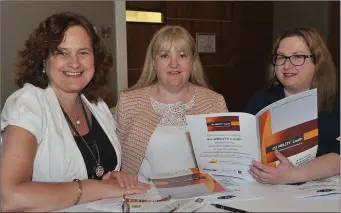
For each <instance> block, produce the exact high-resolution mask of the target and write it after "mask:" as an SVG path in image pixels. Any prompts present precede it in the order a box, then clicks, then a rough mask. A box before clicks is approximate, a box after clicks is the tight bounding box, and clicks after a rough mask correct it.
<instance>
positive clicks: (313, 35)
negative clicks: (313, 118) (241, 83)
mask: <svg viewBox="0 0 341 213" xmlns="http://www.w3.org/2000/svg"><path fill="white" fill-rule="evenodd" d="M295 36H297V37H300V38H302V39H303V40H304V41H305V43H306V45H307V46H308V48H309V50H310V52H311V54H312V56H313V57H312V61H313V63H314V64H315V73H314V76H313V80H312V82H311V88H317V94H318V108H319V111H322V110H327V111H330V110H332V108H333V106H334V102H335V99H336V95H337V93H338V90H339V89H338V80H337V73H336V67H335V65H334V63H333V60H332V57H331V55H330V52H329V50H328V48H327V46H326V44H325V43H324V41H323V40H322V38H321V36H320V35H319V33H318V32H317V31H316V30H315V29H313V28H293V29H289V30H287V31H285V32H284V33H283V34H282V35H280V36H279V37H278V38H277V40H276V41H275V43H274V45H273V49H272V55H274V54H277V50H278V47H279V44H280V42H281V41H282V40H283V39H285V38H288V37H295ZM267 74H268V76H267V78H268V82H269V85H270V87H274V86H277V85H281V82H279V80H278V79H277V76H276V73H275V66H274V65H273V64H272V63H271V64H270V65H269V69H268V73H267Z"/></svg>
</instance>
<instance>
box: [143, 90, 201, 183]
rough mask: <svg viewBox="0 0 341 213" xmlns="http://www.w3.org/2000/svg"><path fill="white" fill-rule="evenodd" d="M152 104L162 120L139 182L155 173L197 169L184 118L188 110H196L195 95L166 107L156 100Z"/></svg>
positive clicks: (154, 135) (147, 153) (145, 158)
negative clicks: (192, 108)
mask: <svg viewBox="0 0 341 213" xmlns="http://www.w3.org/2000/svg"><path fill="white" fill-rule="evenodd" d="M151 104H152V106H153V109H154V110H155V111H156V112H157V113H158V114H160V115H161V119H160V122H159V124H158V126H157V128H156V129H155V131H154V133H153V134H152V136H151V137H150V140H149V143H148V146H147V150H146V153H145V156H144V158H143V161H142V164H141V167H140V170H139V173H138V176H139V180H141V181H143V180H145V179H147V178H148V177H150V175H151V174H153V173H163V172H172V171H177V170H180V169H187V168H194V167H197V165H196V161H195V157H194V153H193V149H192V145H191V141H190V136H189V134H188V131H187V124H186V119H185V115H184V110H186V109H189V108H191V107H193V105H194V96H193V98H192V99H191V100H190V101H189V102H187V103H184V104H183V103H181V102H178V103H175V104H164V103H160V102H158V101H156V100H155V99H153V98H151Z"/></svg>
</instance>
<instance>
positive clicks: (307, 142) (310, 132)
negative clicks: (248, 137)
mask: <svg viewBox="0 0 341 213" xmlns="http://www.w3.org/2000/svg"><path fill="white" fill-rule="evenodd" d="M270 116H271V114H270V111H266V112H264V113H263V114H261V115H260V116H259V120H258V121H259V132H260V141H261V155H262V156H261V157H262V162H263V163H265V164H268V165H271V166H276V163H275V161H276V160H277V158H276V156H275V152H274V151H275V150H276V149H277V150H278V151H280V152H281V153H282V154H283V155H284V156H286V157H290V156H292V155H295V154H298V153H300V152H303V151H304V150H307V149H309V148H312V147H314V146H316V145H317V144H318V123H317V119H313V120H311V121H307V122H304V123H301V124H298V125H296V126H293V127H290V128H288V129H284V130H282V131H280V132H277V133H274V134H272V128H271V117H270Z"/></svg>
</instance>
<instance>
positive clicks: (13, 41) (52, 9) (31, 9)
mask: <svg viewBox="0 0 341 213" xmlns="http://www.w3.org/2000/svg"><path fill="white" fill-rule="evenodd" d="M1 4H2V6H1V62H2V63H1V70H0V72H1V100H2V102H3V103H2V104H1V106H2V105H3V104H4V102H5V100H6V98H7V97H8V96H9V95H10V94H11V93H12V92H13V91H15V90H16V89H18V88H17V87H16V85H15V84H14V80H13V63H14V59H15V57H16V54H17V51H18V50H19V49H21V48H23V45H24V42H25V40H26V39H27V38H28V36H29V34H30V33H31V31H32V30H33V29H34V28H36V27H37V26H38V24H39V23H40V22H41V21H42V20H43V19H44V18H46V17H47V16H49V15H51V14H53V13H57V12H63V11H70V12H78V13H81V14H83V15H85V16H86V17H87V18H88V19H89V20H90V21H91V22H92V23H93V24H94V25H95V26H96V27H97V29H98V31H99V32H100V26H101V25H109V26H111V28H112V34H111V37H110V38H108V39H105V43H106V45H107V47H108V48H110V49H111V50H115V43H114V40H115V37H114V36H115V34H114V32H113V30H114V12H113V11H114V6H113V2H110V1H103V2H101V1H96V2H94V1H58V2H57V1H35V2H33V1H3V2H1ZM113 55H114V54H113ZM114 76H115V74H114V72H112V73H111V76H110V87H111V92H112V94H111V95H110V98H109V99H108V100H107V102H108V103H109V105H113V104H114V103H115V102H116V81H115V77H114Z"/></svg>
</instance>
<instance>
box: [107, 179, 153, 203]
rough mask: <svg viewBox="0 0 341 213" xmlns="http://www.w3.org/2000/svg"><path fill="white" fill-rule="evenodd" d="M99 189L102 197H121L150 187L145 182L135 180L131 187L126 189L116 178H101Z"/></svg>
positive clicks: (140, 192) (144, 190)
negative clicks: (135, 182)
mask: <svg viewBox="0 0 341 213" xmlns="http://www.w3.org/2000/svg"><path fill="white" fill-rule="evenodd" d="M101 185H102V187H101V189H102V190H103V199H105V198H113V197H115V198H116V197H117V198H118V197H123V195H130V194H142V193H144V192H146V191H147V190H148V189H150V186H149V185H148V184H145V183H141V182H137V184H135V185H134V187H133V188H130V189H126V188H124V187H121V186H120V184H119V183H118V180H117V179H105V180H101Z"/></svg>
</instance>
